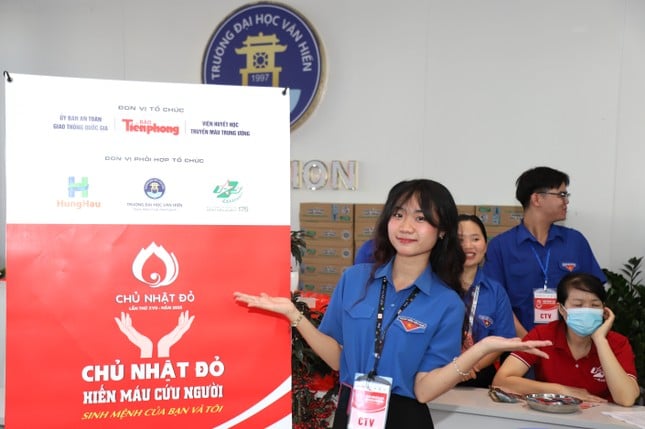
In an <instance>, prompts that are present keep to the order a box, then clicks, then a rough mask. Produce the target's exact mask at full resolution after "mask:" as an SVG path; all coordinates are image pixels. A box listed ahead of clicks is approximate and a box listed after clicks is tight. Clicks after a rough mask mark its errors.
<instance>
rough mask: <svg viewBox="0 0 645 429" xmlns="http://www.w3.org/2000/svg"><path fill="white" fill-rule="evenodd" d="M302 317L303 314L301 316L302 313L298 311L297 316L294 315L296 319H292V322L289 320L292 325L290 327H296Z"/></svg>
mask: <svg viewBox="0 0 645 429" xmlns="http://www.w3.org/2000/svg"><path fill="white" fill-rule="evenodd" d="M302 317H303V316H302V313H298V317H296V320H294V321H293V322H291V327H292V328H296V327H298V323H300V321H301V320H302Z"/></svg>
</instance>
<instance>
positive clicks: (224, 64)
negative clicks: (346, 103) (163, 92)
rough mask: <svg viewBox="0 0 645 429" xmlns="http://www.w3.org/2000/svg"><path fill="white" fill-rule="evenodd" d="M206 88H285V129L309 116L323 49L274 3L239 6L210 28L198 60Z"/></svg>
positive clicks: (298, 19) (320, 79)
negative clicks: (288, 110) (288, 118)
mask: <svg viewBox="0 0 645 429" xmlns="http://www.w3.org/2000/svg"><path fill="white" fill-rule="evenodd" d="M202 67H203V81H204V83H207V84H221V85H250V86H275V87H282V88H289V94H290V108H291V128H292V129H294V128H296V127H297V126H298V125H300V124H301V123H302V122H304V121H305V120H306V119H307V117H308V116H309V115H310V114H311V112H312V111H313V109H314V108H315V106H316V105H317V103H318V101H319V98H320V97H321V94H322V89H323V85H324V79H325V67H324V58H323V49H322V45H321V44H320V41H319V38H318V36H317V34H316V32H315V31H314V29H313V27H312V26H311V25H310V24H309V22H308V21H307V20H306V19H305V18H304V17H302V15H300V14H299V13H298V12H296V11H295V10H293V9H291V8H290V7H287V6H286V5H283V4H278V3H268V2H261V3H254V4H251V5H246V6H242V7H241V8H239V9H237V10H235V11H234V12H233V13H232V14H231V15H229V16H228V17H226V18H225V19H224V21H222V22H221V23H220V24H219V26H218V27H217V28H216V30H215V33H214V34H213V37H212V38H211V40H210V42H209V43H208V47H207V49H206V53H205V55H204V61H203V64H202Z"/></svg>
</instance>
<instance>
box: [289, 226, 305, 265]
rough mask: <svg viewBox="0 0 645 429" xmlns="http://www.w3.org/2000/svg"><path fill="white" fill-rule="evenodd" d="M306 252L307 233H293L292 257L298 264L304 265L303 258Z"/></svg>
mask: <svg viewBox="0 0 645 429" xmlns="http://www.w3.org/2000/svg"><path fill="white" fill-rule="evenodd" d="M306 250H307V242H306V241H305V231H304V230H298V231H291V255H292V256H293V257H294V259H295V260H296V262H297V263H298V264H302V257H303V256H304V255H305V252H306Z"/></svg>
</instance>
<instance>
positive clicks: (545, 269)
mask: <svg viewBox="0 0 645 429" xmlns="http://www.w3.org/2000/svg"><path fill="white" fill-rule="evenodd" d="M531 250H532V251H533V254H534V255H535V259H537V262H538V265H539V266H540V269H541V270H542V274H543V275H544V289H546V286H547V283H548V282H549V277H548V270H549V259H550V258H551V249H547V251H546V261H544V265H543V264H542V260H541V259H540V256H539V255H538V254H537V250H535V247H533V246H531Z"/></svg>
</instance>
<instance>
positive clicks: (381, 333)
mask: <svg viewBox="0 0 645 429" xmlns="http://www.w3.org/2000/svg"><path fill="white" fill-rule="evenodd" d="M386 290H387V277H383V281H382V282H381V295H380V297H379V304H378V313H377V314H376V332H375V334H374V369H373V370H372V371H370V373H369V374H368V375H367V376H368V377H369V378H374V377H375V376H376V370H377V368H378V363H379V361H380V360H381V353H382V352H383V345H384V344H385V334H386V333H387V331H388V329H390V326H392V323H393V322H394V320H396V318H397V317H399V315H400V314H401V313H402V312H403V310H405V309H406V307H407V306H408V305H410V303H411V302H412V301H413V300H414V298H416V296H417V294H418V293H419V288H418V287H416V286H414V287H413V289H412V291H411V292H410V295H408V297H407V298H406V299H405V301H404V302H403V304H401V307H400V308H399V310H398V311H397V312H396V314H395V315H394V317H393V318H392V320H390V321H389V323H388V324H387V326H385V329H383V313H385V293H386Z"/></svg>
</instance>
